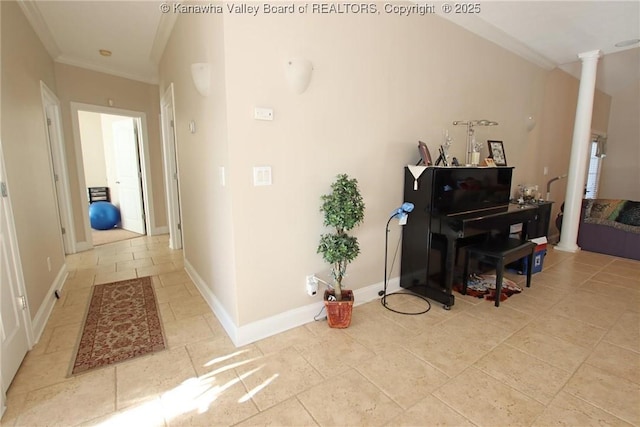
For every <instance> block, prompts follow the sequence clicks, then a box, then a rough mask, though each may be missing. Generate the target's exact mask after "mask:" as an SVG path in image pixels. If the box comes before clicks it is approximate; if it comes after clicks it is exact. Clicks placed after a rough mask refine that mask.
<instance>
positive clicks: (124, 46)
mask: <svg viewBox="0 0 640 427" xmlns="http://www.w3.org/2000/svg"><path fill="white" fill-rule="evenodd" d="M162 3H172V2H169V1H168V2H162V1H155V0H144V1H122V0H120V1H82V0H70V1H50V0H39V1H33V0H19V4H20V6H21V7H22V9H23V11H24V12H25V14H26V15H27V18H28V19H29V21H30V23H31V24H32V26H33V27H34V29H35V30H36V32H37V33H38V35H39V36H40V38H41V39H42V41H43V43H44V45H45V47H46V48H47V50H48V51H49V53H50V54H51V56H52V57H53V58H54V59H55V60H56V61H58V62H62V63H66V64H71V65H76V66H79V67H84V68H89V69H93V70H97V71H103V72H107V73H110V74H114V75H118V76H122V77H127V78H131V79H135V80H140V81H145V82H149V83H156V82H157V78H158V76H157V63H158V61H159V60H160V55H161V54H162V51H163V50H164V46H165V44H166V41H167V39H168V37H169V34H170V32H171V29H172V27H173V23H174V22H175V19H176V18H177V14H176V13H167V14H163V13H161V12H160V5H161V4H162ZM173 3H175V1H173ZM431 4H434V5H435V7H436V10H437V13H438V14H439V15H440V16H442V17H444V18H446V19H449V20H450V21H452V22H454V23H456V24H458V25H460V26H462V27H464V28H466V29H467V30H469V31H472V32H474V33H476V34H478V35H479V36H481V37H483V38H486V39H488V40H490V41H492V42H494V43H496V44H498V45H500V46H502V47H504V48H505V49H508V50H510V51H512V52H514V53H516V54H518V55H520V56H522V57H524V58H525V59H527V60H529V61H531V62H534V63H535V64H538V65H539V66H541V67H544V68H546V69H553V68H555V67H561V68H563V69H564V70H565V71H567V72H569V73H571V74H573V75H575V76H576V77H579V76H580V63H579V62H577V54H579V53H582V52H588V51H593V50H598V49H599V50H601V51H602V52H603V54H604V55H605V56H604V58H603V59H602V60H601V61H600V64H599V70H598V82H597V85H598V88H599V89H601V90H603V91H605V92H607V93H614V92H615V91H616V90H618V88H620V87H624V84H628V83H630V82H631V81H633V80H634V79H635V80H637V79H640V48H639V47H638V44H635V45H633V46H629V47H623V48H617V47H615V43H617V42H620V41H624V40H629V39H638V38H640V1H639V0H635V1H608V0H601V1H575V0H574V1H513V0H512V1H492V0H488V1H487V0H485V1H482V2H480V3H479V4H480V6H481V12H480V13H479V14H476V15H462V14H451V13H450V14H444V13H443V12H442V7H441V6H442V4H443V2H433V3H431ZM100 49H107V50H110V51H112V53H113V54H112V56H110V57H103V56H101V55H100V54H99V50H100Z"/></svg>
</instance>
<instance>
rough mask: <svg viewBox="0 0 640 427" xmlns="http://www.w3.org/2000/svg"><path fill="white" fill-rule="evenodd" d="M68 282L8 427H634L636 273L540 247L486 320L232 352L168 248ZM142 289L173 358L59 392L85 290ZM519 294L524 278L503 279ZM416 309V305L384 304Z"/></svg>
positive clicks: (100, 254)
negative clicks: (156, 306)
mask: <svg viewBox="0 0 640 427" xmlns="http://www.w3.org/2000/svg"><path fill="white" fill-rule="evenodd" d="M68 265H69V268H70V275H69V278H68V280H67V283H66V285H65V288H64V293H63V297H62V299H61V300H60V301H59V302H58V304H57V305H56V307H55V310H54V312H53V314H52V316H51V319H50V320H49V323H48V325H47V328H46V331H45V332H44V334H43V337H42V338H41V340H40V342H39V343H38V344H37V345H36V346H35V347H34V348H33V350H32V351H31V352H29V354H28V355H27V357H26V359H25V361H24V363H23V365H22V367H21V368H20V370H19V372H18V374H17V376H16V378H15V380H14V381H13V384H12V385H11V387H10V389H9V392H8V401H7V404H8V409H7V412H6V414H5V416H4V418H3V419H2V421H1V424H2V426H3V427H4V426H14V425H15V426H48V425H52V426H53V425H56V426H75V425H82V426H85V425H91V426H96V425H99V426H108V425H115V426H165V425H166V426H174V425H202V426H228V425H238V426H250V425H282V426H287V425H288V426H305V425H320V426H340V425H347V426H376V425H383V426H435V425H454V426H473V425H477V426H520V425H522V426H552V425H565V426H566V425H574V426H587V425H598V426H603V425H615V426H623V425H636V426H640V262H634V261H628V260H622V259H617V258H613V257H609V256H604V255H599V254H594V253H589V252H581V253H578V254H567V253H562V252H558V251H554V250H553V249H552V248H549V253H548V255H547V257H546V258H545V261H544V271H543V272H542V273H539V274H536V275H535V276H534V280H533V285H532V287H531V288H529V289H525V290H524V292H523V293H521V294H519V295H515V296H513V297H511V298H509V299H508V300H507V301H506V302H504V303H503V304H502V305H501V306H500V308H495V307H494V306H493V304H492V303H491V302H488V301H483V300H479V299H475V298H471V297H468V296H466V297H463V296H457V300H456V304H455V306H454V307H453V309H452V310H451V311H444V310H443V309H442V308H441V306H440V305H439V304H435V303H434V304H433V308H432V309H431V311H430V312H428V313H427V314H423V315H420V316H402V315H398V314H395V313H393V312H391V311H388V310H385V309H384V308H383V307H382V306H381V305H380V304H379V302H378V301H374V302H370V303H367V304H363V305H361V306H358V307H356V308H355V310H354V314H353V322H352V325H351V327H350V328H348V329H345V330H334V329H330V328H328V327H327V325H326V323H325V322H311V323H309V324H307V325H305V326H302V327H299V328H296V329H293V330H290V331H288V332H285V333H282V334H279V335H277V336H274V337H271V338H268V339H265V340H263V341H260V342H256V343H254V344H252V345H248V346H246V347H243V348H235V347H234V346H233V344H232V343H231V342H230V340H229V339H228V338H227V336H226V335H225V333H224V331H223V329H222V327H221V326H220V324H219V323H218V322H217V320H216V318H215V317H214V316H213V315H212V314H211V312H210V311H209V309H208V307H207V305H206V304H205V303H204V301H203V300H202V298H201V297H200V295H199V293H198V291H197V290H196V288H195V286H194V285H193V283H191V281H190V280H189V277H188V276H187V275H186V273H185V272H184V270H183V259H182V253H181V251H171V250H169V249H168V248H167V238H166V236H160V237H151V238H148V237H147V238H139V239H134V240H129V241H125V242H120V243H115V244H110V245H106V246H103V247H100V248H99V249H95V250H93V251H90V252H85V253H81V254H76V255H74V256H70V257H68ZM146 275H152V276H153V281H154V284H155V287H156V292H157V297H158V301H159V303H160V306H161V312H162V318H163V323H164V329H165V334H166V337H167V341H168V347H169V348H168V350H167V351H164V352H160V353H157V354H155V355H152V356H146V357H142V358H139V359H137V360H133V361H129V362H125V363H122V364H119V365H116V366H112V367H107V368H104V369H100V370H96V371H94V372H90V373H86V374H82V375H79V376H77V377H74V378H67V376H66V375H67V372H68V369H69V365H70V363H71V359H72V356H73V354H72V353H73V348H74V345H75V343H76V340H77V339H78V334H79V332H80V328H81V324H82V321H83V316H84V312H85V307H86V304H87V301H88V299H89V296H90V287H91V286H92V284H97V283H105V282H111V281H115V280H121V279H127V278H132V277H135V276H146ZM510 277H511V278H512V279H516V280H518V281H519V282H522V280H523V277H520V276H510ZM389 304H392V305H393V306H394V307H395V308H398V309H405V310H416V309H420V308H422V307H423V303H422V302H421V300H419V299H416V298H412V297H406V296H405V297H389Z"/></svg>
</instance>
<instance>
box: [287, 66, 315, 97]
mask: <svg viewBox="0 0 640 427" xmlns="http://www.w3.org/2000/svg"><path fill="white" fill-rule="evenodd" d="M312 71H313V64H311V61H309V60H308V59H304V58H292V59H289V60H288V61H287V63H286V68H285V77H286V79H287V84H288V85H289V89H291V90H292V91H293V92H294V93H297V94H301V93H304V91H305V90H307V87H309V83H310V82H311V72H312Z"/></svg>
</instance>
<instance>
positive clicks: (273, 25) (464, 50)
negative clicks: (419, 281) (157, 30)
mask: <svg viewBox="0 0 640 427" xmlns="http://www.w3.org/2000/svg"><path fill="white" fill-rule="evenodd" d="M221 21H223V22H221ZM221 46H222V47H221ZM266 47H268V48H266ZM293 56H303V57H306V58H308V59H310V60H311V61H312V62H313V65H314V71H313V77H312V81H311V84H310V86H309V89H308V90H307V92H305V93H304V94H302V95H295V94H293V93H291V92H290V91H289V90H288V89H287V87H286V83H285V79H284V64H285V61H286V60H287V59H288V58H290V57H293ZM203 60H207V61H210V62H211V63H212V64H213V67H214V78H213V81H214V82H215V84H216V88H215V90H212V95H211V96H210V97H209V98H202V97H200V96H199V95H197V94H196V92H195V90H194V88H193V84H192V83H191V81H190V76H189V64H190V63H191V62H199V61H203ZM160 75H161V84H160V89H161V91H162V90H164V88H165V87H167V85H168V83H170V82H171V81H173V82H174V83H175V84H176V109H177V111H176V113H177V115H178V145H179V165H180V169H181V171H188V173H186V172H182V173H181V178H182V182H181V191H182V192H183V193H185V197H184V198H183V199H182V203H183V205H182V208H183V212H184V213H185V218H184V228H185V257H186V259H187V261H188V262H190V263H191V264H192V265H193V267H194V268H195V270H196V271H197V272H198V274H199V275H200V276H201V278H202V279H203V280H204V282H206V284H207V286H208V287H209V289H211V290H212V292H213V293H214V294H215V295H216V297H218V298H219V299H220V300H222V301H223V303H222V305H223V306H224V309H225V310H226V311H227V313H230V314H231V316H232V317H233V318H234V321H235V322H237V323H236V324H237V325H239V326H242V325H246V324H249V323H251V322H253V321H257V320H260V319H265V318H267V317H269V316H274V315H276V314H279V313H282V312H286V311H287V310H292V309H295V308H297V307H302V306H304V305H307V304H309V303H311V302H314V301H316V300H318V297H317V298H315V299H313V298H309V297H308V296H307V295H306V293H305V292H304V286H303V283H304V277H305V275H306V274H309V273H316V274H319V275H320V276H321V277H323V278H325V279H328V274H327V273H328V268H327V266H326V265H325V264H324V263H323V262H322V259H321V257H320V256H319V255H318V254H316V247H317V242H318V238H319V235H320V233H322V232H323V231H324V229H323V227H322V217H321V215H320V212H319V211H318V208H319V200H320V195H321V194H323V193H326V192H327V191H328V190H329V185H330V183H331V181H332V180H333V179H334V177H335V175H336V174H338V173H341V172H346V173H348V174H350V175H351V176H353V177H355V178H357V179H358V180H359V182H360V187H361V189H362V192H363V195H364V200H365V203H366V205H367V210H366V213H365V222H364V224H363V225H362V226H360V227H359V228H358V229H356V230H355V232H354V234H355V235H356V236H357V237H358V238H359V239H360V243H361V248H362V253H361V255H360V256H359V258H358V259H357V260H356V261H355V262H354V263H353V264H352V265H351V266H350V267H349V272H348V273H349V275H348V277H347V279H346V284H347V286H348V287H350V288H353V289H357V288H360V287H363V286H368V285H372V284H376V283H380V282H382V279H383V277H382V272H383V268H384V267H383V262H384V260H383V254H384V230H383V228H384V224H385V222H386V220H387V218H388V215H389V212H391V210H393V209H394V208H395V207H397V206H398V205H399V204H400V203H401V202H402V197H403V196H402V193H403V190H402V182H403V166H404V165H406V164H409V163H414V162H415V161H416V160H417V157H418V152H417V149H416V146H417V141H418V140H423V141H425V142H427V144H428V146H429V148H430V150H431V151H432V153H435V152H436V151H437V147H438V145H439V144H441V143H442V132H443V130H444V129H449V131H450V134H451V135H452V136H453V138H454V145H453V148H452V155H454V156H457V157H458V158H464V152H465V144H466V142H465V141H466V140H465V129H464V128H462V127H454V126H452V124H451V123H452V121H453V120H467V119H482V118H487V119H491V120H496V121H498V122H499V123H500V126H497V127H492V128H489V129H479V130H478V133H477V138H478V139H479V140H481V141H484V145H485V147H484V148H483V152H482V154H483V156H484V155H486V152H487V149H486V140H487V139H497V140H502V141H504V144H505V150H506V154H507V160H508V162H509V164H510V165H513V166H516V170H515V176H514V186H515V184H519V183H527V184H538V185H540V186H541V188H543V187H544V185H545V184H546V180H547V178H548V177H543V175H542V168H543V166H545V165H546V166H549V168H550V173H549V175H550V176H554V174H560V173H562V172H563V171H566V169H567V166H566V165H568V159H569V156H568V153H569V151H570V145H571V135H572V129H573V117H574V114H575V101H576V96H577V88H578V82H577V80H576V79H574V78H572V77H570V76H569V75H567V74H566V73H564V72H562V71H557V70H556V71H553V72H546V71H544V70H542V69H540V68H539V67H537V66H535V65H533V64H531V63H529V62H527V61H525V60H523V59H521V58H519V57H517V56H515V55H513V54H511V53H509V52H507V51H505V50H503V49H501V48H499V47H497V46H496V45H494V44H492V43H489V42H487V41H485V40H483V39H480V38H478V37H476V36H474V35H472V34H471V33H469V32H467V31H464V30H462V29H460V28H459V27H456V26H454V25H453V24H451V23H449V22H447V21H445V20H442V19H440V18H438V17H437V16H428V17H415V18H414V17H409V18H407V17H403V18H397V17H392V16H388V15H386V16H385V15H380V16H375V17H374V16H371V17H364V16H353V15H352V16H345V15H343V16H327V15H323V16H313V15H296V16H295V17H292V16H284V15H279V16H265V15H259V16H257V17H249V16H246V15H225V16H224V18H223V17H222V16H220V15H216V16H193V15H182V16H180V17H179V18H178V21H177V25H176V27H175V28H174V31H173V34H172V37H171V40H170V42H169V45H168V47H167V50H166V51H165V54H164V57H163V61H162V64H161V66H160ZM223 81H224V82H225V85H226V87H222V86H221V83H220V82H223ZM597 99H600V97H598V98H597ZM254 107H270V108H273V109H274V116H275V118H274V120H273V121H271V122H264V121H256V120H254V119H253V109H254ZM546 108H549V109H550V110H551V111H549V112H548V111H546V110H545V109H546ZM598 108H599V107H598ZM607 108H608V107H606V106H605V107H604V108H603V109H605V110H606V109H607ZM225 112H226V121H225V117H224V114H225ZM529 115H534V116H536V117H537V120H538V126H537V127H536V128H535V129H534V130H533V131H532V132H529V133H528V132H527V131H526V123H525V118H526V117H527V116H529ZM607 115H608V112H607ZM204 117H207V118H208V120H209V121H208V122H205V123H203V124H201V122H202V119H203V118H204ZM190 119H195V120H196V122H198V125H199V128H198V129H199V130H198V132H197V133H196V134H194V135H191V134H188V132H187V131H186V128H185V126H186V121H188V120H190ZM225 125H226V127H225ZM220 165H224V166H225V167H226V171H227V187H224V188H222V187H220V185H219V180H218V170H217V169H218V167H219V166H220ZM261 165H270V166H271V167H272V168H273V185H272V186H270V187H254V186H253V185H252V167H253V166H261ZM550 176H549V177H550ZM190 184H196V185H197V191H198V192H199V193H200V194H203V193H204V194H207V196H208V197H207V200H206V201H203V200H202V199H198V198H196V197H195V195H194V194H191V193H193V192H195V191H196V190H195V189H194V188H191V185H190ZM203 205H204V206H203ZM195 211H198V212H195ZM229 213H232V216H231V217H229ZM398 237H399V229H394V230H392V233H391V236H390V241H391V242H392V244H395V243H394V242H397V239H398ZM221 256H222V257H223V259H224V260H225V261H228V262H222V259H220V257H221ZM213 264H216V268H214V267H213ZM220 269H222V271H221V270H220ZM398 274H399V265H398V264H397V263H396V265H395V266H394V269H393V272H392V276H397V275H398ZM223 278H224V281H223V282H220V280H221V279H223ZM221 295H222V296H221Z"/></svg>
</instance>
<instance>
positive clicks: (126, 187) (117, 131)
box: [112, 118, 146, 234]
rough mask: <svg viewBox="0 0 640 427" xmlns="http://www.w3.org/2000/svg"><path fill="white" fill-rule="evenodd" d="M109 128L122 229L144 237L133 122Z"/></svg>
mask: <svg viewBox="0 0 640 427" xmlns="http://www.w3.org/2000/svg"><path fill="white" fill-rule="evenodd" d="M112 128H113V148H114V150H115V158H116V162H115V164H116V184H117V185H118V193H119V195H120V217H121V221H122V228H123V229H125V230H129V231H133V232H135V233H139V234H146V231H145V221H144V209H143V201H142V170H141V168H140V159H139V156H138V129H137V126H136V122H135V120H134V119H132V118H126V119H123V120H118V121H116V122H113V124H112Z"/></svg>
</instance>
